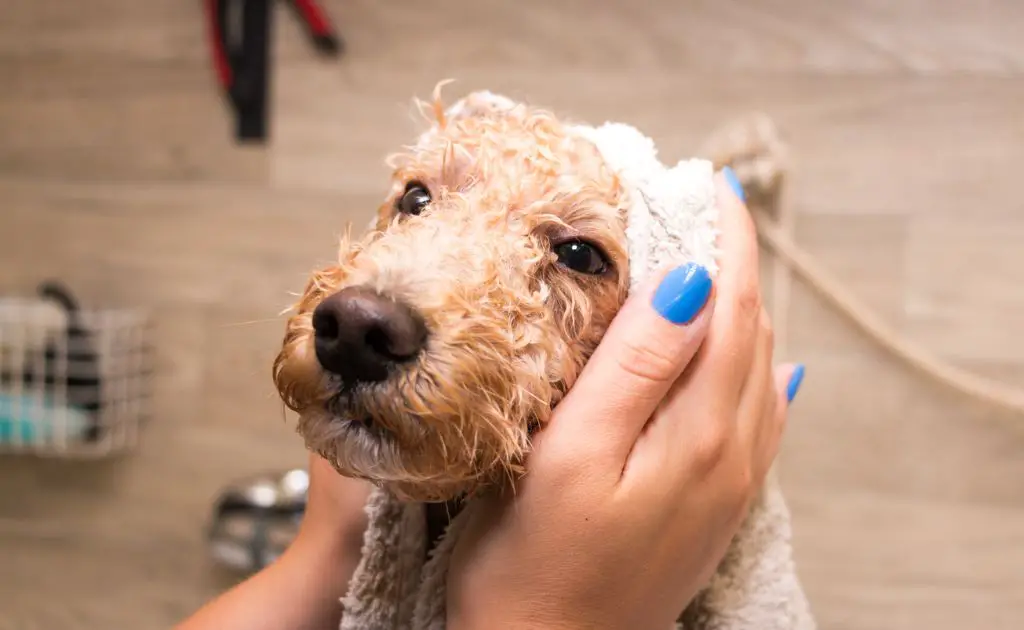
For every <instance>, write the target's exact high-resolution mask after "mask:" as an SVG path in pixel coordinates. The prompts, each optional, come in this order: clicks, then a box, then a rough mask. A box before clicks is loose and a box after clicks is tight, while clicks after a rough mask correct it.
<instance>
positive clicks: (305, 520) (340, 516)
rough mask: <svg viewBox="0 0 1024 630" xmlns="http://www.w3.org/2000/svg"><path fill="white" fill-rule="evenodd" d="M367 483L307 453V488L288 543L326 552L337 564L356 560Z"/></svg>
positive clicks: (361, 536) (367, 492)
mask: <svg viewBox="0 0 1024 630" xmlns="http://www.w3.org/2000/svg"><path fill="white" fill-rule="evenodd" d="M369 494H370V485H369V484H368V483H367V482H365V481H362V480H360V479H353V478H350V477H344V476H342V475H339V474H338V472H337V471H335V470H334V468H333V467H331V465H330V463H328V462H327V460H326V459H324V458H323V457H321V456H320V455H317V454H315V453H311V454H310V456H309V491H308V496H307V500H306V510H305V513H304V514H303V517H302V525H301V526H300V528H299V532H298V534H297V535H296V537H295V541H294V542H293V543H292V545H291V547H292V548H295V547H298V548H302V549H305V548H309V549H310V550H311V551H312V552H313V553H315V554H318V555H319V554H329V555H333V556H334V557H336V558H337V561H338V562H339V563H340V564H345V563H349V562H350V561H351V562H352V563H353V570H354V564H355V563H357V562H358V559H359V555H360V552H361V549H362V544H363V533H364V531H365V530H366V525H367V516H366V513H365V510H364V506H365V505H366V499H367V498H368V497H369Z"/></svg>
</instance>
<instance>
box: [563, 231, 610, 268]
mask: <svg viewBox="0 0 1024 630" xmlns="http://www.w3.org/2000/svg"><path fill="white" fill-rule="evenodd" d="M554 252H555V256H556V257H557V258H558V263H559V264H560V265H562V266H563V267H566V268H568V269H572V270H573V271H576V272H578V273H583V274H587V275H590V276H597V275H600V274H602V273H604V272H605V271H607V270H608V261H607V260H606V259H605V257H604V254H602V253H601V250H599V249H598V248H597V247H595V246H594V245H591V244H590V243H587V242H586V241H580V240H571V241H566V242H565V243H560V244H558V245H556V246H555V247H554Z"/></svg>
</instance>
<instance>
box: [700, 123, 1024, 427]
mask: <svg viewBox="0 0 1024 630" xmlns="http://www.w3.org/2000/svg"><path fill="white" fill-rule="evenodd" d="M787 153H788V151H787V147H786V145H785V143H784V142H783V141H782V140H781V139H780V137H779V133H778V131H777V129H776V127H775V125H774V123H773V121H772V120H771V119H770V118H769V117H768V116H765V115H764V114H760V113H757V114H753V115H751V116H747V117H745V118H741V119H739V120H737V121H735V122H733V123H732V124H730V125H728V126H726V127H723V128H722V129H720V130H719V131H717V132H716V133H715V134H713V135H712V137H711V138H710V139H709V141H708V142H706V143H705V145H704V148H703V154H704V155H708V156H710V159H712V161H713V162H714V163H715V166H716V168H721V167H722V166H724V165H726V164H728V165H729V166H731V167H732V168H733V169H734V170H735V171H736V175H737V177H739V179H740V181H741V182H742V183H743V186H744V189H745V192H746V193H747V205H748V206H749V207H750V208H751V214H752V216H753V217H754V223H755V225H756V227H757V233H758V236H759V238H760V240H761V242H762V244H764V245H765V246H766V247H768V248H769V249H770V250H771V251H772V252H773V253H774V254H775V256H776V257H777V260H780V261H782V263H783V264H784V266H785V267H787V268H788V269H790V270H792V271H793V272H795V274H796V275H797V276H799V277H800V278H802V279H803V281H804V282H806V283H807V285H808V286H809V287H810V288H812V289H813V290H814V291H815V292H816V293H817V294H818V296H819V297H821V298H822V299H823V300H825V301H826V302H828V303H829V304H830V305H831V306H832V307H833V308H834V309H835V310H837V311H838V312H839V313H840V314H841V315H842V316H844V317H845V318H846V319H848V320H849V321H850V322H851V323H852V324H854V325H855V326H856V327H857V328H859V329H860V330H861V331H862V332H863V333H864V334H866V335H867V336H868V337H870V338H871V339H872V340H873V341H875V342H876V343H877V344H878V345H879V346H881V347H882V349H884V350H886V351H887V352H889V353H891V354H892V355H894V356H895V357H897V358H898V359H900V360H902V361H904V362H905V363H907V364H908V365H910V366H911V367H912V368H914V369H915V370H917V371H918V372H920V373H922V374H924V375H925V376H927V377H929V378H931V379H933V380H935V381H937V382H938V383H940V384H942V385H943V386H945V387H948V388H949V389H951V390H953V391H956V392H959V393H961V394H963V395H966V396H970V397H972V398H975V399H977V400H979V401H981V402H984V403H986V404H988V405H992V406H994V407H998V408H1002V409H1005V410H1007V411H1010V412H1013V413H1016V414H1020V415H1024V390H1021V389H1014V388H1012V387H1010V386H1008V385H1003V384H1001V383H998V382H995V381H992V380H989V379H985V378H981V377H979V376H978V375H976V374H972V373H970V372H968V371H966V370H963V369H961V368H958V367H956V366H954V365H951V364H949V363H947V362H945V361H942V360H941V359H940V358H939V357H937V356H935V355H934V354H932V353H930V352H928V351H927V350H926V349H924V348H923V347H921V346H919V345H917V344H915V343H913V342H911V341H910V340H908V339H906V338H905V337H903V336H901V335H900V334H898V333H897V332H896V331H895V330H894V329H893V328H892V327H891V326H889V325H888V324H886V323H885V322H884V321H883V320H882V319H881V318H879V317H878V316H877V315H876V314H875V313H873V312H872V311H871V310H870V309H869V308H867V307H866V306H865V305H864V304H863V303H862V302H860V301H859V300H857V298H855V297H854V296H853V294H852V293H851V292H850V291H848V290H846V289H844V288H843V283H842V282H840V281H839V280H838V279H837V278H835V277H834V276H832V275H831V274H829V273H828V271H826V270H825V268H824V267H822V265H821V264H819V263H818V262H817V261H816V260H815V259H814V258H813V257H812V256H811V255H810V254H808V253H807V252H806V251H804V250H803V249H802V248H801V247H800V246H799V245H797V244H796V243H795V242H794V241H793V239H792V238H791V236H790V230H789V229H787V228H789V227H790V225H789V223H790V222H789V221H787V220H786V219H787V217H789V216H790V213H788V212H785V210H787V208H783V207H782V204H783V192H784V188H785V187H784V182H785V179H786V178H785V174H786V172H787V170H788V169H787V164H786V162H787V158H788V155H787ZM773 271H774V272H775V273H773V278H774V279H775V280H776V282H778V280H779V279H780V277H783V276H782V275H781V273H780V272H779V270H778V267H776V268H775V269H773ZM786 280H788V278H786ZM785 289H786V290H785V292H784V294H783V295H781V296H776V297H778V298H781V300H777V301H785V302H788V282H786V286H785ZM787 307H788V304H778V303H776V304H775V305H774V308H773V309H772V310H773V311H774V313H776V314H781V316H782V317H784V316H785V314H786V312H787V311H786V309H787ZM775 319H776V315H773V320H775ZM775 324H776V327H784V326H785V324H786V322H785V320H784V319H782V320H777V321H775ZM783 352H784V351H783Z"/></svg>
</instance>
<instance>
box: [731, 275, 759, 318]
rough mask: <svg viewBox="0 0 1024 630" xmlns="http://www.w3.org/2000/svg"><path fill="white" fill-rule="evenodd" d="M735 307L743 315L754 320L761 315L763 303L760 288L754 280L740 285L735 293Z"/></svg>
mask: <svg viewBox="0 0 1024 630" xmlns="http://www.w3.org/2000/svg"><path fill="white" fill-rule="evenodd" d="M736 307H737V309H738V310H739V312H740V314H741V315H742V316H743V317H746V318H749V319H752V320H756V319H758V318H759V317H760V316H761V312H762V310H763V307H764V304H763V302H762V298H761V288H760V287H759V286H758V284H757V283H756V282H753V281H751V282H748V283H746V284H744V285H742V286H741V287H740V289H739V291H738V292H737V294H736Z"/></svg>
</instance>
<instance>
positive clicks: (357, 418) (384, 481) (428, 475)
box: [299, 403, 481, 502]
mask: <svg viewBox="0 0 1024 630" xmlns="http://www.w3.org/2000/svg"><path fill="white" fill-rule="evenodd" d="M341 409H344V411H342V410H341ZM401 422H411V420H408V419H400V420H397V421H396V419H389V420H388V421H383V420H382V419H380V418H374V417H373V416H370V415H369V414H365V413H358V412H356V411H355V410H354V408H353V409H349V408H346V407H342V406H340V405H338V404H337V403H335V404H332V405H327V406H325V407H323V408H321V409H318V410H316V411H310V412H306V413H304V414H302V415H301V417H300V422H299V432H300V433H301V434H302V435H303V437H304V438H305V441H306V446H307V448H309V449H310V450H312V451H314V452H316V453H318V454H319V455H321V456H322V457H323V458H324V459H326V460H327V461H328V462H330V463H331V465H332V466H333V467H334V469H335V470H336V471H337V472H338V473H339V474H341V475H344V476H346V477H351V478H354V479H362V480H365V481H368V482H370V483H372V484H373V485H376V486H378V487H382V488H384V489H386V490H388V491H389V492H391V493H392V494H393V495H395V496H396V497H397V498H399V499H400V500H404V501H417V502H440V501H449V500H452V499H455V498H458V497H460V496H464V495H465V494H467V493H470V492H472V491H473V490H474V489H475V488H477V487H478V486H479V485H480V478H481V476H480V475H478V474H473V473H472V472H471V471H468V470H463V471H462V474H456V473H455V472H454V467H453V466H451V465H450V464H451V463H452V462H446V460H445V458H444V457H443V454H444V453H443V449H441V448H438V449H435V450H436V451H437V452H436V454H435V456H433V457H430V456H429V451H430V450H431V449H430V448H424V446H425V444H429V442H430V439H431V438H430V436H428V435H426V434H423V433H424V432H423V431H422V430H420V429H417V430H411V431H410V429H411V428H412V427H408V426H407V427H405V429H406V431H405V433H411V434H412V435H411V436H410V435H406V439H408V438H409V437H412V438H413V439H414V441H415V447H416V451H417V452H416V453H415V454H416V455H418V456H419V457H421V458H424V457H425V458H426V459H427V460H428V461H429V463H426V462H424V461H419V462H417V461H415V460H414V458H413V453H411V452H409V451H408V450H407V448H408V446H406V447H403V445H402V444H401V443H400V441H399V438H398V435H397V431H396V430H395V429H392V428H389V427H396V428H397V427H399V426H401V425H400V424H399V423H401ZM421 434H423V435H421ZM434 439H437V438H436V436H435V438H434Z"/></svg>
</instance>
